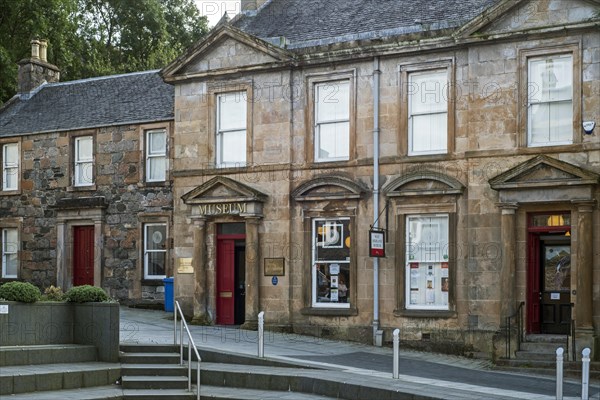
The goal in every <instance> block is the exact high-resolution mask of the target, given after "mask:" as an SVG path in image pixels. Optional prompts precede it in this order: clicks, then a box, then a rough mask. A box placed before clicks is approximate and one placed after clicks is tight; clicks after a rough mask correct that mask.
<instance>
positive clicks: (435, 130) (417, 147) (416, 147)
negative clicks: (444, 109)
mask: <svg viewBox="0 0 600 400" xmlns="http://www.w3.org/2000/svg"><path fill="white" fill-rule="evenodd" d="M409 125H410V126H409V129H410V132H411V141H412V143H411V153H421V152H424V153H430V152H442V151H446V149H447V147H448V114H447V113H443V114H430V115H415V116H412V117H411V118H410V120H409Z"/></svg>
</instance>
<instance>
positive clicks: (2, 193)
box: [0, 188, 21, 196]
mask: <svg viewBox="0 0 600 400" xmlns="http://www.w3.org/2000/svg"><path fill="white" fill-rule="evenodd" d="M20 194H21V188H19V189H16V190H0V196H18V195H20Z"/></svg>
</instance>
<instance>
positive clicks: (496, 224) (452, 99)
mask: <svg viewBox="0 0 600 400" xmlns="http://www.w3.org/2000/svg"><path fill="white" fill-rule="evenodd" d="M243 3H244V5H243V9H245V10H246V11H245V12H243V13H242V14H241V15H239V16H236V17H235V18H234V19H233V20H231V21H229V20H228V19H227V18H224V19H223V20H222V21H221V22H220V23H219V25H218V26H217V27H215V28H214V29H213V30H212V31H211V32H210V34H209V35H208V36H207V37H206V38H205V39H204V40H202V41H200V42H199V43H197V44H196V45H194V46H193V47H192V48H190V49H189V51H187V52H186V53H185V54H183V55H182V56H181V57H179V58H178V59H177V60H175V61H174V62H173V63H172V64H171V65H169V66H167V67H166V68H164V69H163V70H162V71H161V75H162V77H163V78H164V80H165V81H166V82H167V83H169V84H172V85H173V86H174V88H175V109H174V110H175V112H174V115H175V120H174V131H173V157H174V158H173V169H172V171H171V174H172V177H173V201H174V215H173V219H174V221H173V224H174V226H175V227H177V229H175V230H174V232H173V239H174V248H173V253H174V254H173V257H174V274H175V296H176V298H177V299H178V300H180V301H181V302H182V304H183V306H184V308H185V310H186V311H187V312H189V313H190V314H193V315H194V318H195V320H196V321H198V322H203V323H215V324H243V326H245V327H249V328H252V327H254V326H255V325H256V321H257V314H258V312H259V311H261V310H263V311H265V313H266V314H265V319H266V323H267V324H268V326H270V327H271V328H276V327H278V328H280V329H286V330H293V331H295V332H303V333H311V334H315V335H325V336H334V337H338V338H348V339H353V340H362V341H371V340H374V341H375V342H377V341H378V340H379V338H380V337H381V336H380V335H382V334H383V340H385V341H387V340H390V338H391V336H390V333H391V331H392V330H393V329H394V328H397V327H399V328H401V335H402V340H403V341H406V342H407V343H411V344H413V345H414V346H427V347H435V348H438V349H444V348H445V349H452V350H454V351H460V352H469V353H476V352H479V353H483V354H486V355H487V356H491V355H493V354H496V355H498V354H503V353H504V346H505V341H504V339H503V335H504V328H505V327H506V326H507V321H511V325H512V326H513V327H514V326H515V325H516V323H517V320H518V319H519V318H520V317H519V316H520V315H522V318H523V319H522V322H523V333H526V334H530V333H540V334H546V335H549V334H568V333H570V332H572V328H574V332H575V335H576V339H577V340H576V346H577V348H578V349H581V348H582V347H583V346H592V347H593V348H594V351H595V353H596V354H597V353H598V350H597V348H598V342H597V338H598V333H599V332H600V261H599V260H600V258H599V257H598V253H599V251H600V235H599V234H598V227H599V223H600V222H599V218H600V213H599V212H598V203H597V199H598V197H599V196H600V191H599V188H598V182H599V174H600V141H599V139H598V135H599V131H598V128H596V129H595V130H594V129H592V128H591V126H592V125H593V122H598V121H599V120H600V30H599V29H598V28H599V26H600V19H599V18H598V16H597V15H598V14H597V12H598V11H599V10H600V3H599V2H598V1H595V0H447V1H419V2H416V1H414V2H413V1H404V2H402V1H364V0H360V1H359V0H347V1H344V2H335V1H334V2H323V1H317V0H303V1H300V0H271V1H266V2H264V1H258V2H257V1H254V2H252V1H244V2H243ZM584 122H587V123H586V127H587V128H586V129H587V131H586V130H584V128H583V124H584ZM371 226H378V227H379V228H382V229H384V230H385V232H386V235H385V244H386V254H385V257H384V258H380V259H378V260H374V259H373V258H371V257H370V256H369V229H370V227H371ZM571 304H572V306H571ZM512 334H513V335H515V334H516V332H515V331H514V330H513V332H512ZM509 336H510V335H509ZM513 349H514V347H513Z"/></svg>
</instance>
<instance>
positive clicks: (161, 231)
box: [144, 223, 167, 279]
mask: <svg viewBox="0 0 600 400" xmlns="http://www.w3.org/2000/svg"><path fill="white" fill-rule="evenodd" d="M166 267H167V224H161V223H156V224H145V225H144V279H162V278H164V277H165V276H166Z"/></svg>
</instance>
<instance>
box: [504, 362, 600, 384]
mask: <svg viewBox="0 0 600 400" xmlns="http://www.w3.org/2000/svg"><path fill="white" fill-rule="evenodd" d="M494 369H498V370H502V371H519V372H526V373H540V374H543V375H555V374H556V361H544V360H515V359H512V360H506V359H499V360H496V366H495V367H494ZM563 371H564V375H565V376H569V377H573V378H581V362H580V361H576V362H573V361H567V362H564V364H563ZM590 379H593V380H597V381H600V362H592V363H590Z"/></svg>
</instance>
